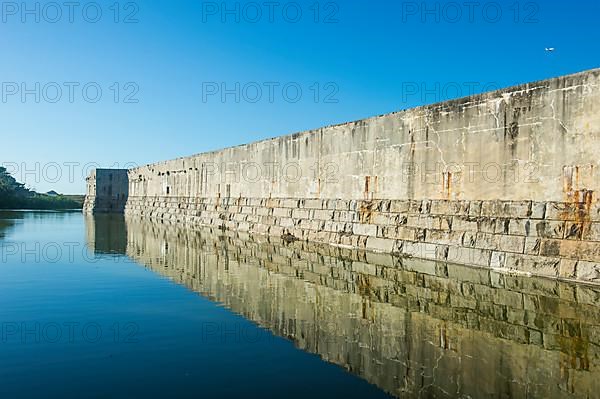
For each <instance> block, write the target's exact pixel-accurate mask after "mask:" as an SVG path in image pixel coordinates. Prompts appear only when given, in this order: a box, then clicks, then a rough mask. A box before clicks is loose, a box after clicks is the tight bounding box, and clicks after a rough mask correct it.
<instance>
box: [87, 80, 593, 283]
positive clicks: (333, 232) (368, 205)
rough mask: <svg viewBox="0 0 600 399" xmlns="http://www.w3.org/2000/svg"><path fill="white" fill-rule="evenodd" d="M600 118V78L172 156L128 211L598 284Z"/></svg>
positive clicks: (136, 179) (139, 182)
mask: <svg viewBox="0 0 600 399" xmlns="http://www.w3.org/2000/svg"><path fill="white" fill-rule="evenodd" d="M599 111H600V70H592V71H587V72H583V73H579V74H575V75H570V76H564V77H560V78H555V79H551V80H546V81H541V82H535V83H530V84H527V85H523V86H518V87H513V88H509V89H505V90H500V91H496V92H491V93H485V94H482V95H478V96H473V97H469V98H464V99H459V100H454V101H449V102H444V103H440V104H434V105H430V106H425V107H420V108H415V109H410V110H405V111H401V112H396V113H392V114H388V115H383V116H378V117H374V118H369V119H365V120H361V121H356V122H351V123H346V124H342V125H336V126H329V127H324V128H321V129H316V130H312V131H307V132H302V133H298V134H294V135H289V136H282V137H278V138H274V139H270V140H264V141H260V142H256V143H251V144H246V145H242V146H238V147H233V148H227V149H224V150H220V151H215V152H210V153H204V154H199V155H195V156H191V157H186V158H180V159H176V160H171V161H165V162H161V163H156V164H152V165H147V166H143V167H139V168H135V169H131V170H129V172H128V180H129V183H128V193H127V197H128V199H127V202H126V205H125V213H127V214H128V215H134V216H141V217H148V218H151V219H156V220H169V221H173V222H176V223H177V222H178V223H181V224H185V225H188V226H200V225H206V226H214V227H220V228H222V229H232V230H241V231H247V232H250V233H256V234H266V235H274V236H284V237H286V238H287V239H289V240H308V241H317V242H324V243H329V244H333V245H337V246H348V247H359V248H366V249H369V250H373V251H381V252H386V253H395V254H399V255H403V256H411V257H420V258H428V259H435V260H439V261H444V262H452V263H461V264H468V265H474V266H480V267H486V268H501V269H512V270H518V271H521V272H526V273H532V274H538V275H544V276H551V277H561V278H572V279H577V280H584V281H600V208H599V206H598V202H597V193H598V189H599V187H598V186H599V181H598V179H597V177H596V174H597V172H596V170H597V169H598V167H599V166H600V165H599V160H598V155H597V154H598V151H599V150H600V112H599ZM207 134H208V132H207ZM88 211H94V207H93V206H92V207H91V208H88Z"/></svg>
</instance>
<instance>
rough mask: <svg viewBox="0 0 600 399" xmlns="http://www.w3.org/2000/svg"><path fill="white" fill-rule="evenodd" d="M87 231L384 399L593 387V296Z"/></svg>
mask: <svg viewBox="0 0 600 399" xmlns="http://www.w3.org/2000/svg"><path fill="white" fill-rule="evenodd" d="M87 232H88V242H89V243H90V245H91V246H93V247H94V249H95V250H97V251H99V252H101V253H106V252H111V253H115V252H124V253H126V254H127V255H128V256H129V257H131V258H133V259H135V260H136V261H137V262H139V263H140V264H142V265H144V266H146V267H148V268H150V269H152V270H154V271H155V272H156V273H159V274H161V275H164V276H167V277H169V278H172V279H173V280H174V281H176V282H178V283H180V284H184V285H185V286H186V287H188V288H189V289H190V290H193V291H196V292H198V293H201V294H202V295H204V296H206V297H208V298H210V299H212V300H214V301H218V302H221V303H223V304H224V305H225V306H227V307H228V308H230V309H231V310H232V311H234V312H237V313H239V314H242V315H243V316H244V317H246V318H247V319H249V320H252V321H254V322H256V323H258V324H259V325H261V326H263V327H265V328H268V329H270V330H272V331H273V332H274V333H276V334H278V335H280V336H284V337H287V338H289V339H291V340H293V341H294V342H295V344H296V345H297V347H298V348H300V349H302V350H305V351H308V352H312V353H315V354H318V355H319V356H321V357H322V358H323V359H324V360H327V361H329V362H332V363H335V364H338V365H340V366H342V367H344V368H346V369H347V370H348V371H350V372H352V373H355V374H357V375H359V376H360V377H362V378H364V379H366V380H368V381H369V382H371V383H373V384H376V385H378V386H379V387H380V388H382V389H383V390H385V391H387V392H389V393H391V394H394V395H397V396H402V397H473V398H483V397H488V398H504V397H515V398H521V397H540V398H541V397H543V398H564V397H574V398H590V397H597V396H596V395H597V393H598V392H600V371H599V366H600V358H599V354H600V351H599V345H600V328H599V326H600V301H599V299H600V288H596V287H588V286H583V285H571V284H568V283H563V282H556V281H551V280H545V279H538V278H525V277H515V276H507V275H502V274H498V273H494V272H490V271H487V270H483V269H472V268H468V267H464V266H455V265H446V264H440V263H437V264H436V263H433V262H428V261H427V262H425V261H420V260H416V259H398V258H393V257H391V256H387V255H378V254H370V253H365V252H359V251H355V250H346V249H339V248H332V247H327V246H318V245H314V244H307V243H299V242H296V243H292V244H286V243H283V242H282V241H281V240H279V239H273V238H270V239H269V238H266V237H257V236H248V235H244V234H237V233H231V232H228V233H223V232H220V231H216V230H210V229H207V230H201V231H191V230H188V229H185V228H182V227H178V226H169V225H164V224H161V223H156V222H150V221H143V220H140V219H127V220H125V219H124V218H123V217H122V216H120V217H119V216H100V217H95V218H93V217H88V219H87ZM94 243H95V244H94ZM174 311H177V310H176V309H174Z"/></svg>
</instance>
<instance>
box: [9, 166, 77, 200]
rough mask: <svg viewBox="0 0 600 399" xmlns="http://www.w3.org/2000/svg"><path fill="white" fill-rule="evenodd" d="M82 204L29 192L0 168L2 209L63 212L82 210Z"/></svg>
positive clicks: (64, 198) (65, 198)
mask: <svg viewBox="0 0 600 399" xmlns="http://www.w3.org/2000/svg"><path fill="white" fill-rule="evenodd" d="M82 205H83V204H82V202H81V201H77V200H75V199H73V198H70V197H67V196H64V195H57V196H50V195H46V194H39V193H36V192H35V191H32V190H29V189H28V188H26V187H25V185H24V184H22V183H19V182H18V181H17V180H15V178H14V177H12V176H11V175H10V173H8V171H7V170H6V168H4V167H2V166H0V209H33V210H62V209H81V207H82Z"/></svg>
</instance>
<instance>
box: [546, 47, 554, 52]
mask: <svg viewBox="0 0 600 399" xmlns="http://www.w3.org/2000/svg"><path fill="white" fill-rule="evenodd" d="M554 50H556V49H555V48H554V47H546V51H547V52H549V53H551V52H553V51H554Z"/></svg>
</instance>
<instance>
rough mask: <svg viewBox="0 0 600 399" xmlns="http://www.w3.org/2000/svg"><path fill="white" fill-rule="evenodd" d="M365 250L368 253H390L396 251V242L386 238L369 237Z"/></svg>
mask: <svg viewBox="0 0 600 399" xmlns="http://www.w3.org/2000/svg"><path fill="white" fill-rule="evenodd" d="M367 249H368V250H370V251H377V252H385V253H391V252H395V251H396V241H395V240H390V239H386V238H377V237H369V238H368V239H367Z"/></svg>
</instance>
